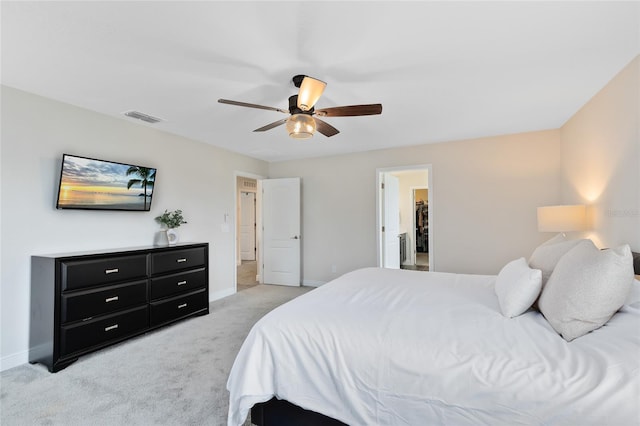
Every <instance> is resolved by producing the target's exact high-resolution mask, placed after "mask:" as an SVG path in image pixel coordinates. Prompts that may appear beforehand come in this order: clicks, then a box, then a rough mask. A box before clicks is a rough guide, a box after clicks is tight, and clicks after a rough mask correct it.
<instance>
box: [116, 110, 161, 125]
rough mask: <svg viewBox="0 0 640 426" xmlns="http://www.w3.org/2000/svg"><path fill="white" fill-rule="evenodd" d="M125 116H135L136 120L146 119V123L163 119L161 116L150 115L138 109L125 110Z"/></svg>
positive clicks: (153, 122)
mask: <svg viewBox="0 0 640 426" xmlns="http://www.w3.org/2000/svg"><path fill="white" fill-rule="evenodd" d="M124 115H126V116H127V117H131V118H137V119H138V120H142V121H146V122H147V123H151V124H155V123H159V122H161V121H164V120H163V119H161V118H156V117H152V116H150V115H147V114H144V113H142V112H138V111H127V112H125V113H124Z"/></svg>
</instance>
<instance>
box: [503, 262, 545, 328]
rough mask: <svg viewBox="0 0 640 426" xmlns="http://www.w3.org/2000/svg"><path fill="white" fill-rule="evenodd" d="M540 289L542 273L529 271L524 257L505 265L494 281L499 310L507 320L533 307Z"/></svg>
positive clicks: (537, 270) (533, 270)
mask: <svg viewBox="0 0 640 426" xmlns="http://www.w3.org/2000/svg"><path fill="white" fill-rule="evenodd" d="M541 288H542V272H541V271H540V270H539V269H531V268H529V265H527V261H526V260H525V259H524V257H521V258H520V259H516V260H513V261H511V262H509V263H507V264H506V265H505V266H504V268H502V269H501V270H500V273H499V274H498V278H497V279H496V285H495V292H496V294H497V295H498V302H500V310H501V311H502V314H503V315H504V316H505V317H507V318H513V317H517V316H518V315H521V314H523V313H524V312H525V311H526V310H527V309H529V308H530V307H531V305H533V302H535V301H536V299H537V298H538V295H540V289H541Z"/></svg>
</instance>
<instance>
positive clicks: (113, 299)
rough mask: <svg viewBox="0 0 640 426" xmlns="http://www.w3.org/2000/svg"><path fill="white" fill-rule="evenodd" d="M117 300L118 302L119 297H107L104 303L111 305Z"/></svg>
mask: <svg viewBox="0 0 640 426" xmlns="http://www.w3.org/2000/svg"><path fill="white" fill-rule="evenodd" d="M116 300H118V296H113V297H107V298H106V299H104V302H105V303H109V302H115V301H116Z"/></svg>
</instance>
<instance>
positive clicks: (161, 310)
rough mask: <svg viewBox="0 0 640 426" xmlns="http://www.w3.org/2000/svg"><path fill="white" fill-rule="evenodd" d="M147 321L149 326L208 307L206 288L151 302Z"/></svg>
mask: <svg viewBox="0 0 640 426" xmlns="http://www.w3.org/2000/svg"><path fill="white" fill-rule="evenodd" d="M150 306H151V308H150V309H151V311H150V313H149V318H150V319H149V322H150V325H151V327H155V326H157V325H160V324H164V323H167V322H170V321H173V320H176V319H178V318H182V317H184V316H187V315H190V314H193V313H194V312H197V311H201V310H204V309H208V307H209V301H208V300H207V292H206V289H202V290H198V291H196V292H192V293H189V294H186V295H181V296H177V297H172V298H171V299H164V300H163V301H161V302H153V303H151V305H150Z"/></svg>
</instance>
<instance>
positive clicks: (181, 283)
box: [178, 280, 187, 285]
mask: <svg viewBox="0 0 640 426" xmlns="http://www.w3.org/2000/svg"><path fill="white" fill-rule="evenodd" d="M186 283H187V281H186V280H185V281H178V285H185V284H186Z"/></svg>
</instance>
